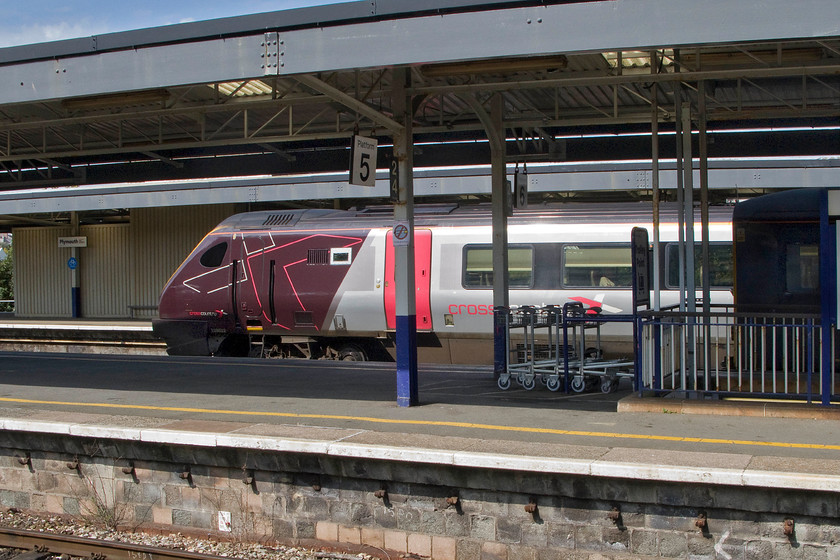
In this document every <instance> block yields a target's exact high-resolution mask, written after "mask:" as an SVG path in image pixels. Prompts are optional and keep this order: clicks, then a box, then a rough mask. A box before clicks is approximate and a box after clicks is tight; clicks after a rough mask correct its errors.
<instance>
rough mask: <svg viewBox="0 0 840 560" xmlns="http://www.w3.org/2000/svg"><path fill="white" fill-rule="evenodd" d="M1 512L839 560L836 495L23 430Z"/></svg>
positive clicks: (579, 555) (8, 449) (248, 536)
mask: <svg viewBox="0 0 840 560" xmlns="http://www.w3.org/2000/svg"><path fill="white" fill-rule="evenodd" d="M0 505H2V506H5V507H16V508H19V509H23V510H28V511H32V512H34V513H60V514H69V515H74V516H80V517H86V518H88V519H89V520H92V521H98V522H114V521H117V522H119V523H120V524H121V525H122V526H124V527H127V528H142V527H143V526H150V527H151V526H158V527H159V526H164V527H166V528H171V529H172V530H174V531H184V532H188V531H197V532H201V533H202V534H207V533H215V534H218V535H220V536H232V537H234V538H237V539H240V540H254V541H266V540H269V541H278V542H280V543H286V544H296V545H313V544H318V543H321V544H323V543H344V544H347V545H361V546H362V547H368V551H369V552H372V553H376V551H377V549H387V550H389V551H392V557H393V552H396V553H410V554H414V555H417V556H422V557H432V558H435V559H437V560H485V559H487V560H495V559H500V560H520V559H521V560H548V559H555V558H557V559H560V558H563V559H570V558H571V559H579V560H595V559H604V558H692V559H702V558H709V559H712V558H725V559H728V558H731V559H739V560H740V559H761V560H767V559H772V560H775V559H787V558H809V559H825V560H835V559H839V558H840V544H837V543H840V497H838V495H837V494H834V493H829V492H826V493H812V492H795V491H788V490H774V489H772V488H769V489H765V490H756V489H755V488H752V489H746V488H740V487H727V486H710V485H699V484H682V485H681V484H673V483H661V484H660V483H651V482H639V481H634V480H620V479H603V478H594V477H589V478H588V477H581V476H549V475H543V474H539V473H536V474H535V473H522V472H514V471H508V470H493V469H465V468H457V467H450V466H441V465H422V464H412V463H402V462H398V461H379V460H364V459H362V460H360V459H348V458H340V457H334V456H327V455H316V454H305V453H287V452H282V453H281V452H269V451H259V450H257V451H255V450H244V449H220V448H203V447H200V446H193V445H191V446H186V445H180V446H179V445H163V444H152V443H145V442H137V441H124V440H110V439H94V438H85V437H73V436H68V435H48V434H33V433H22V432H3V433H2V434H0ZM220 512H227V513H229V514H230V526H229V527H225V529H229V531H220V529H219V523H220ZM701 514H702V515H705V517H706V519H707V525H706V527H705V528H703V527H698V525H697V520H698V518H699V517H700V516H701ZM222 515H224V514H222ZM785 519H792V520H793V523H794V525H793V528H794V530H793V534H792V535H790V536H786V535H785V532H784V528H785V525H784V523H785Z"/></svg>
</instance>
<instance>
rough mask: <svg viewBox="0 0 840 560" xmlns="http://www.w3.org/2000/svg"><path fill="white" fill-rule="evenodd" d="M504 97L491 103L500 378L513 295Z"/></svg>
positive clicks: (495, 361)
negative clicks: (510, 283)
mask: <svg viewBox="0 0 840 560" xmlns="http://www.w3.org/2000/svg"><path fill="white" fill-rule="evenodd" d="M503 110H504V107H503V99H502V96H501V94H498V93H497V94H495V95H494V96H493V99H492V101H491V105H490V121H491V125H492V128H488V130H487V136H488V138H489V139H490V170H491V187H492V189H491V192H492V199H493V203H492V205H493V325H494V328H493V372H494V374H495V376H496V377H498V376H499V375H500V374H501V373H503V372H504V371H505V369H506V367H507V359H506V358H507V357H506V355H505V354H506V352H507V341H506V337H505V321H506V320H507V313H508V308H509V307H510V297H509V294H508V287H509V283H508V235H507V216H508V206H509V204H510V201H509V198H510V194H509V193H510V189H509V187H508V184H507V176H506V171H507V170H506V167H505V155H506V154H505V127H504V123H503V118H502V116H503V115H502V114H503Z"/></svg>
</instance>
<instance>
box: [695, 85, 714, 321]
mask: <svg viewBox="0 0 840 560" xmlns="http://www.w3.org/2000/svg"><path fill="white" fill-rule="evenodd" d="M697 99H698V103H697V112H698V113H699V115H698V118H697V120H698V125H699V126H698V128H699V131H700V143H699V157H700V228H701V234H700V242H701V243H702V248H703V253H702V261H701V263H702V265H701V266H702V271H703V275H702V282H703V313H704V314H706V320H707V321H708V314H709V312H710V311H711V309H712V308H711V301H712V297H711V294H712V286H711V278H712V274H711V267H710V266H709V149H708V143H707V141H706V82H705V81H702V80H701V81H700V83H699V84H697Z"/></svg>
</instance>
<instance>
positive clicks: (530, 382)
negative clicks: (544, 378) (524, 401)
mask: <svg viewBox="0 0 840 560" xmlns="http://www.w3.org/2000/svg"><path fill="white" fill-rule="evenodd" d="M522 386H523V387H524V388H525V390H526V391H530V390H531V389H533V388H534V387H536V386H537V380H536V378H534V377H531V376H528V377H525V379H523V380H522Z"/></svg>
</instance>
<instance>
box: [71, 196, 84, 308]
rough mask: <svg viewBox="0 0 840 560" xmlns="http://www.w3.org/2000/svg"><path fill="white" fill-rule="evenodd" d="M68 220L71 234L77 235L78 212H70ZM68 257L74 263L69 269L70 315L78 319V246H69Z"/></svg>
mask: <svg viewBox="0 0 840 560" xmlns="http://www.w3.org/2000/svg"><path fill="white" fill-rule="evenodd" d="M70 222H71V224H72V226H73V235H74V236H77V235H79V231H80V230H79V214H78V213H76V212H71V213H70ZM70 257H71V258H72V259H73V260H74V262H75V263H76V265H75V266H73V267H72V268H71V269H70V310H71V316H72V317H73V318H74V319H78V318H79V317H81V316H82V281H81V273H80V271H79V248H78V247H71V248H70Z"/></svg>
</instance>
